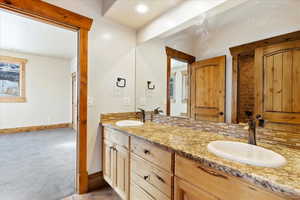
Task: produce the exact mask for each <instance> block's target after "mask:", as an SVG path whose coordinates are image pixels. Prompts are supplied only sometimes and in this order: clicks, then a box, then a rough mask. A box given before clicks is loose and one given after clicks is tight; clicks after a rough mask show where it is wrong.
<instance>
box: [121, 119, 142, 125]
mask: <svg viewBox="0 0 300 200" xmlns="http://www.w3.org/2000/svg"><path fill="white" fill-rule="evenodd" d="M143 124H144V123H143V122H140V121H137V120H122V121H118V122H116V125H117V126H142V125H143Z"/></svg>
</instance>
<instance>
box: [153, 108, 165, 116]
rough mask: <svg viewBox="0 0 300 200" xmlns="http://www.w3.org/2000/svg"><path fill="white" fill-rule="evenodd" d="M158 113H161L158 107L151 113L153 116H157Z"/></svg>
mask: <svg viewBox="0 0 300 200" xmlns="http://www.w3.org/2000/svg"><path fill="white" fill-rule="evenodd" d="M159 113H163V111H162V110H160V107H157V108H155V109H154V111H153V114H154V115H158V114H159Z"/></svg>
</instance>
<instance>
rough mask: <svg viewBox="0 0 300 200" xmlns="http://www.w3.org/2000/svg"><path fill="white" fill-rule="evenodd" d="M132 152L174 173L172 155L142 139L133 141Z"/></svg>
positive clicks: (133, 139)
mask: <svg viewBox="0 0 300 200" xmlns="http://www.w3.org/2000/svg"><path fill="white" fill-rule="evenodd" d="M131 152H133V153H135V154H136V155H139V156H140V157H142V158H143V159H145V160H147V161H150V162H152V163H154V164H155V165H157V166H159V167H161V168H162V169H164V170H167V171H168V172H170V173H171V172H172V153H171V152H168V151H166V150H163V149H161V148H159V147H157V146H155V145H153V144H150V143H148V142H145V141H143V140H141V139H137V138H134V137H133V138H132V139H131Z"/></svg>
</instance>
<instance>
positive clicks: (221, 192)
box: [175, 155, 285, 200]
mask: <svg viewBox="0 0 300 200" xmlns="http://www.w3.org/2000/svg"><path fill="white" fill-rule="evenodd" d="M175 176H176V177H179V178H181V179H183V180H185V181H187V182H190V183H191V184H193V185H195V186H197V187H198V188H200V189H202V190H204V191H207V192H209V193H211V194H214V195H216V196H217V197H219V198H220V199H222V200H241V199H243V200H283V199H285V198H281V197H279V196H276V195H275V194H273V193H269V192H267V191H265V190H263V189H260V188H258V187H257V186H253V185H250V184H248V183H246V182H244V181H242V180H240V179H239V178H237V177H234V176H230V175H227V174H225V173H223V172H220V171H217V170H214V169H211V168H207V167H204V166H202V165H201V164H199V163H197V162H194V161H192V160H189V159H186V158H183V157H181V156H178V155H176V156H175Z"/></svg>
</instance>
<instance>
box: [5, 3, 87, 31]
mask: <svg viewBox="0 0 300 200" xmlns="http://www.w3.org/2000/svg"><path fill="white" fill-rule="evenodd" d="M0 8H4V9H7V10H10V11H13V12H16V13H18V14H22V15H26V16H29V17H33V18H34V19H38V20H42V21H46V22H47V23H51V24H56V25H60V26H64V27H66V26H67V27H69V28H71V29H77V30H78V29H86V30H90V28H91V26H92V22H93V20H92V19H90V18H88V17H85V16H82V15H79V14H77V13H74V12H71V11H69V10H66V9H64V8H60V7H58V6H55V5H52V4H49V3H47V2H44V1H41V0H0Z"/></svg>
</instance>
